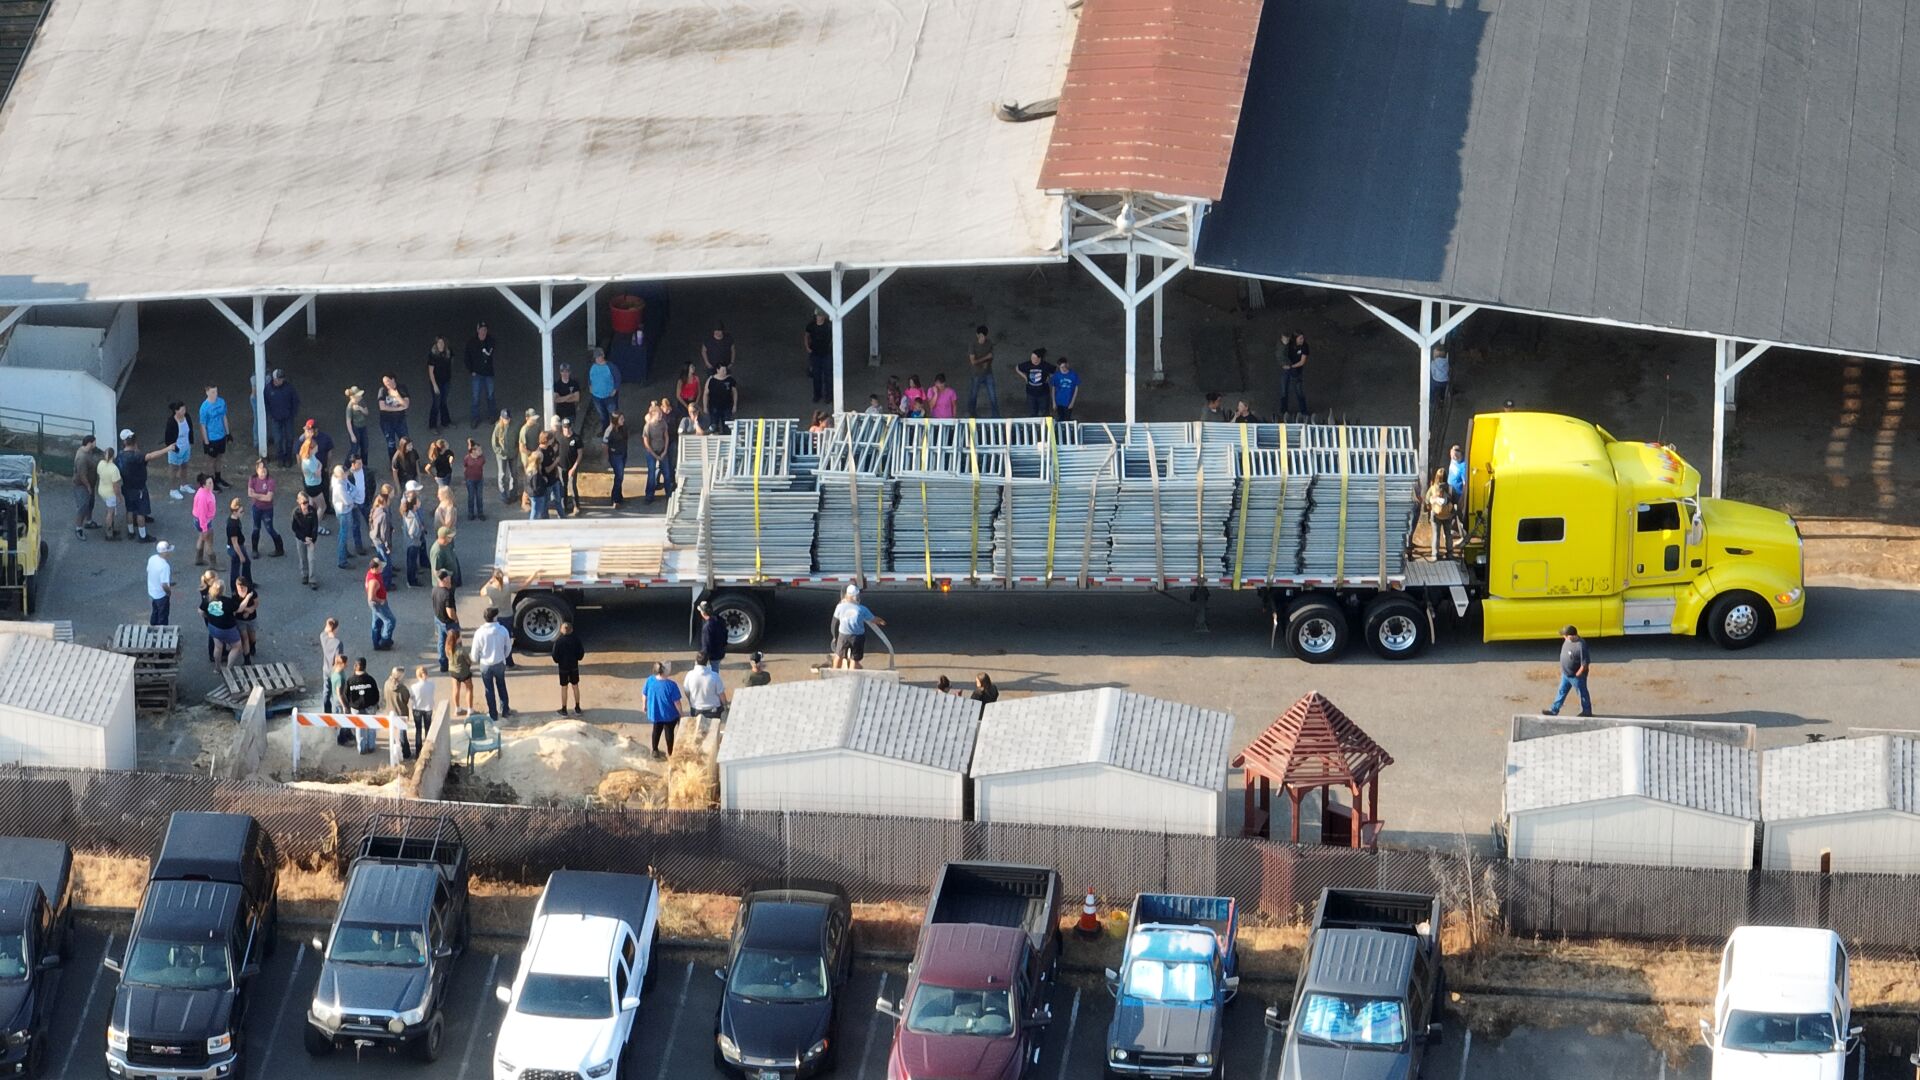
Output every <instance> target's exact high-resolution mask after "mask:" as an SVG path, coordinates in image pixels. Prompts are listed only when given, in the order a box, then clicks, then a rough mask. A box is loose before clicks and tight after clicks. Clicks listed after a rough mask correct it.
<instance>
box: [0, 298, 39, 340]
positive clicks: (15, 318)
mask: <svg viewBox="0 0 1920 1080" xmlns="http://www.w3.org/2000/svg"><path fill="white" fill-rule="evenodd" d="M32 310H33V305H32V304H21V305H20V306H19V307H17V308H14V309H13V310H12V311H9V312H7V313H6V314H5V315H0V334H4V333H6V332H7V331H8V330H10V329H12V327H13V324H14V323H17V322H19V321H20V319H21V318H22V317H23V316H25V315H26V313H27V312H29V311H32Z"/></svg>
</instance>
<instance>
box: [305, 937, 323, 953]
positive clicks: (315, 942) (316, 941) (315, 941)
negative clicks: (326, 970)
mask: <svg viewBox="0 0 1920 1080" xmlns="http://www.w3.org/2000/svg"><path fill="white" fill-rule="evenodd" d="M307 944H309V945H311V946H313V951H314V952H326V951H327V939H326V938H323V937H321V936H320V935H318V934H315V935H314V936H313V938H312V939H311V940H309V941H308V942H307Z"/></svg>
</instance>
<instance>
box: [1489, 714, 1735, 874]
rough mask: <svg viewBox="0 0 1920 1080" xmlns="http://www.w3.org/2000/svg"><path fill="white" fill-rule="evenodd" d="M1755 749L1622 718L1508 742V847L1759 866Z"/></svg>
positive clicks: (1550, 855) (1537, 852)
mask: <svg viewBox="0 0 1920 1080" xmlns="http://www.w3.org/2000/svg"><path fill="white" fill-rule="evenodd" d="M1759 787H1760V783H1759V775H1758V762H1757V760H1756V755H1755V754H1754V752H1753V750H1751V749H1749V748H1748V747H1746V746H1741V745H1734V744H1732V743H1729V742H1726V741H1722V740H1720V739H1713V738H1703V737H1699V736H1695V735H1690V734H1685V733H1682V732H1677V731H1673V730H1668V729H1667V728H1666V727H1665V726H1661V727H1643V726H1640V725H1637V724H1632V723H1625V724H1619V725H1618V726H1599V727H1593V728H1590V729H1589V730H1574V731H1569V732H1566V733H1563V734H1543V735H1539V736H1538V737H1535V738H1525V739H1522V738H1519V737H1518V735H1517V733H1516V738H1515V739H1514V740H1513V741H1511V742H1509V743H1508V744H1507V782H1506V828H1507V852H1508V854H1509V855H1511V856H1512V857H1513V858H1516V859H1558V860H1562V861H1567V862H1597V863H1636V864H1641V865H1647V866H1697V867H1706V868H1712V869H1722V870H1748V869H1751V868H1752V867H1753V838H1754V832H1755V822H1756V821H1757V820H1758V819H1759V816H1760V813H1759V799H1758V792H1759Z"/></svg>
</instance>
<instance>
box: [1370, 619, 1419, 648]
mask: <svg viewBox="0 0 1920 1080" xmlns="http://www.w3.org/2000/svg"><path fill="white" fill-rule="evenodd" d="M1376 636H1377V637H1378V639H1379V641H1380V645H1381V647H1382V648H1384V649H1386V650H1387V651H1388V652H1397V653H1398V652H1406V651H1407V650H1408V649H1411V648H1413V647H1414V646H1415V645H1417V644H1419V642H1420V627H1419V624H1417V623H1415V622H1414V621H1413V619H1412V618H1410V617H1408V616H1406V615H1389V616H1387V617H1386V618H1385V619H1383V620H1381V622H1380V629H1379V632H1378V633H1377V635H1376Z"/></svg>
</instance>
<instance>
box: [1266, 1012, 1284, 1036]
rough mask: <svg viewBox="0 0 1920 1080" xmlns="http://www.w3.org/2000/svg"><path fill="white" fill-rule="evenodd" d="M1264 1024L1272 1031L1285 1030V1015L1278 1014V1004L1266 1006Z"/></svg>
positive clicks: (1282, 1031)
mask: <svg viewBox="0 0 1920 1080" xmlns="http://www.w3.org/2000/svg"><path fill="white" fill-rule="evenodd" d="M1266 1024H1267V1027H1268V1028H1270V1029H1272V1030H1274V1031H1278V1032H1281V1033H1282V1034H1285V1032H1286V1030H1287V1021H1286V1018H1285V1017H1283V1016H1281V1015H1280V1006H1278V1005H1269V1006H1267V1012H1266Z"/></svg>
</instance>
